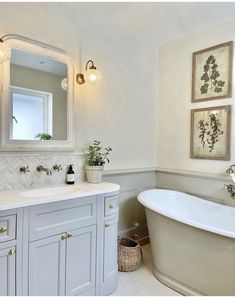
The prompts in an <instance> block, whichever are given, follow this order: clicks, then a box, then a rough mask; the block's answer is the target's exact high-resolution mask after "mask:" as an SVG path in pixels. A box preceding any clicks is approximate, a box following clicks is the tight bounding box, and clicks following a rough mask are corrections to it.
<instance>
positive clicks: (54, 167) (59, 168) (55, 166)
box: [53, 165, 63, 172]
mask: <svg viewBox="0 0 235 297" xmlns="http://www.w3.org/2000/svg"><path fill="white" fill-rule="evenodd" d="M53 169H54V170H56V171H57V172H59V171H60V170H63V168H62V166H61V165H54V166H53Z"/></svg>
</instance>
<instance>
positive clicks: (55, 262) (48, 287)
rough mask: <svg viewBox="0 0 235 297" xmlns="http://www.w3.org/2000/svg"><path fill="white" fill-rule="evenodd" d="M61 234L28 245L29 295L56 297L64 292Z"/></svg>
mask: <svg viewBox="0 0 235 297" xmlns="http://www.w3.org/2000/svg"><path fill="white" fill-rule="evenodd" d="M61 236H62V234H59V235H55V236H51V237H48V238H44V239H40V240H36V241H33V242H31V243H30V244H29V295H30V296H35V295H37V296H45V295H48V296H58V295H64V292H65V281H64V280H65V247H66V242H65V240H62V239H61Z"/></svg>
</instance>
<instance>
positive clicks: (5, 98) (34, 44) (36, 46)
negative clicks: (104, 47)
mask: <svg viewBox="0 0 235 297" xmlns="http://www.w3.org/2000/svg"><path fill="white" fill-rule="evenodd" d="M3 42H4V43H6V44H7V45H8V46H9V47H10V48H11V50H18V51H19V53H20V54H21V53H22V54H28V55H31V56H32V55H35V56H37V57H38V59H39V58H42V59H45V60H46V61H49V62H50V60H51V61H52V62H54V63H57V64H65V69H67V73H66V75H67V83H68V86H67V102H65V103H64V104H65V107H66V108H65V109H66V110H65V111H64V112H65V116H64V118H65V117H67V123H66V127H65V128H64V130H65V135H66V136H65V137H64V138H62V139H53V138H52V139H51V140H49V141H47V140H42V138H41V139H40V140H36V139H33V140H28V139H12V138H11V137H10V135H11V125H12V123H10V121H11V118H12V119H13V118H14V117H13V111H12V110H13V107H12V105H13V103H12V102H11V101H12V99H11V97H12V96H11V78H10V74H11V61H6V62H4V63H2V64H0V90H1V92H0V99H1V123H0V124H1V127H0V142H1V145H0V151H55V150H57V151H67V150H72V151H73V150H75V112H74V87H75V84H74V83H75V67H74V62H73V60H72V58H71V57H70V56H69V55H68V54H67V53H66V52H65V51H63V50H62V49H58V48H56V47H53V46H50V45H47V44H44V43H41V42H38V41H34V40H32V39H29V38H26V37H22V36H18V35H13V34H12V35H5V36H4V37H3ZM19 56H20V55H19ZM41 64H44V63H43V62H42V63H41ZM18 65H20V64H17V66H18ZM41 66H42V65H41ZM66 66H67V68H66ZM22 67H24V66H22ZM37 67H38V66H37ZM48 67H49V66H48ZM33 70H34V69H33ZM37 70H38V69H37ZM42 71H44V70H42ZM42 71H41V72H42ZM54 73H55V75H57V73H56V72H55V70H54ZM59 87H60V88H61V89H62V87H61V86H59ZM59 87H58V88H59ZM62 91H64V90H62ZM64 92H65V91H64ZM65 96H66V95H65ZM55 97H56V96H55ZM53 100H54V98H53ZM53 104H54V101H53ZM51 114H52V115H53V116H54V113H53V111H51ZM56 114H57V117H58V116H61V115H59V113H58V112H57V113H56ZM61 118H62V117H61ZM52 121H54V118H53V120H51V122H52ZM12 122H13V120H12ZM16 123H17V121H16ZM53 125H54V122H53ZM40 132H44V131H40ZM41 134H43V133H41ZM45 134H46V133H45Z"/></svg>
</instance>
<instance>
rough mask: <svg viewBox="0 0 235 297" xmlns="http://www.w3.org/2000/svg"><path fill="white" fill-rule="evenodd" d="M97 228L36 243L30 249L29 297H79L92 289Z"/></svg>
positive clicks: (93, 284) (80, 230) (85, 229)
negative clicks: (65, 296)
mask: <svg viewBox="0 0 235 297" xmlns="http://www.w3.org/2000/svg"><path fill="white" fill-rule="evenodd" d="M95 244H96V227H95V226H89V227H87V228H80V229H76V230H72V231H69V232H67V233H62V234H59V235H55V236H51V237H48V238H44V239H40V240H36V241H34V242H31V243H30V245H29V295H31V296H35V295H37V296H45V295H46V296H58V295H59V296H61V295H69V296H73V295H75V296H76V295H79V293H81V292H83V291H86V290H88V289H90V288H92V287H94V286H95V251H96V248H95Z"/></svg>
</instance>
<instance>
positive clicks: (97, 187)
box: [0, 182, 120, 211]
mask: <svg viewBox="0 0 235 297" xmlns="http://www.w3.org/2000/svg"><path fill="white" fill-rule="evenodd" d="M60 186H61V187H65V186H66V187H71V189H72V188H73V187H74V189H75V191H74V192H72V193H69V194H63V195H60V194H56V195H55V196H41V197H31V196H28V197H23V196H21V193H22V192H25V191H34V190H36V189H24V190H18V191H0V211H1V210H8V209H14V208H20V207H27V206H32V205H38V204H44V203H49V202H56V201H64V200H69V199H75V198H80V197H87V196H90V195H97V194H106V193H111V192H118V191H119V190H120V186H119V185H117V184H113V183H107V182H102V183H98V184H91V183H87V182H81V183H79V184H75V185H58V186H55V188H57V189H58V187H60ZM78 187H79V189H78V190H77V188H78ZM51 188H53V187H51ZM51 188H40V190H45V192H46V190H47V189H51Z"/></svg>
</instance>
